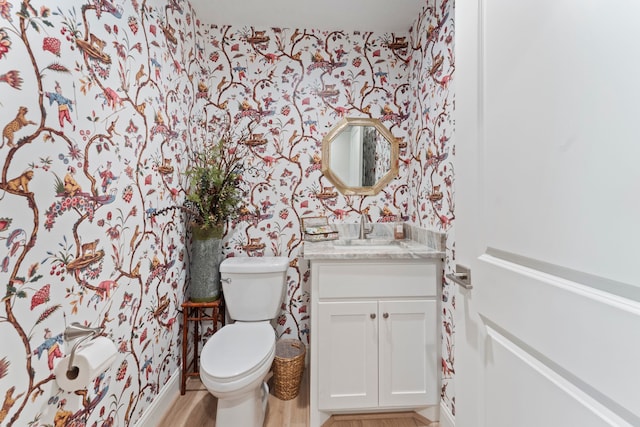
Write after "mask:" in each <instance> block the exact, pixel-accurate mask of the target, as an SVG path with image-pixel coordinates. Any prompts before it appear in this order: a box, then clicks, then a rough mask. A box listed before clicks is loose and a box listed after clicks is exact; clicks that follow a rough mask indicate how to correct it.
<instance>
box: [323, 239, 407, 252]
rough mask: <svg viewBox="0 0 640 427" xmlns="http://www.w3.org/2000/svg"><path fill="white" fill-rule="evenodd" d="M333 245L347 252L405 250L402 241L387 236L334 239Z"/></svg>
mask: <svg viewBox="0 0 640 427" xmlns="http://www.w3.org/2000/svg"><path fill="white" fill-rule="evenodd" d="M333 247H334V248H335V249H336V250H338V251H345V252H377V251H378V252H398V251H402V250H403V248H402V247H401V245H400V242H398V241H397V240H393V239H385V238H372V239H349V240H346V239H341V240H334V242H333Z"/></svg>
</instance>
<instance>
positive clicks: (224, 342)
mask: <svg viewBox="0 0 640 427" xmlns="http://www.w3.org/2000/svg"><path fill="white" fill-rule="evenodd" d="M275 342H276V336H275V331H274V330H273V327H272V326H271V323H269V322H251V323H242V322H236V323H234V324H232V325H227V326H225V327H223V328H222V329H220V330H219V331H218V332H217V333H215V334H214V335H213V336H212V337H211V338H210V339H209V341H207V343H206V344H205V345H204V347H203V348H202V353H200V366H201V367H202V370H203V371H205V372H206V373H207V374H208V375H209V376H212V377H215V378H220V379H229V378H233V377H237V376H238V375H243V374H245V373H247V372H249V371H251V370H253V369H255V368H256V367H259V366H260V365H261V364H262V362H263V361H264V359H266V358H267V357H269V355H270V354H271V352H272V351H273V348H274V346H275Z"/></svg>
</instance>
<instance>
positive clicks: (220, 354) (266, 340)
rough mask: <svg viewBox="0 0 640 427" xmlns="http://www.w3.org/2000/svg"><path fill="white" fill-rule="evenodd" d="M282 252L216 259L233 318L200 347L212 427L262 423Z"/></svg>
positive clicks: (281, 277)
mask: <svg viewBox="0 0 640 427" xmlns="http://www.w3.org/2000/svg"><path fill="white" fill-rule="evenodd" d="M288 265H289V262H288V258H285V257H261V258H247V257H245V258H227V259H226V260H224V261H223V262H222V263H221V264H220V273H221V276H222V288H223V293H224V295H225V304H226V306H227V309H228V312H229V314H230V316H231V318H232V319H233V320H235V323H232V324H228V325H226V326H224V327H222V328H221V329H220V330H219V331H218V332H216V333H215V334H214V335H213V336H212V337H211V338H209V340H208V341H207V342H206V343H205V345H204V346H203V348H202V352H201V353H200V378H201V380H202V384H203V385H204V386H205V387H206V388H207V390H209V392H210V393H211V394H212V395H213V396H215V397H216V398H217V400H218V403H217V405H218V406H217V413H216V427H240V426H241V427H262V425H263V423H264V416H265V412H266V407H267V402H268V397H269V388H268V387H267V384H266V383H265V382H264V379H265V377H266V376H267V374H268V373H269V369H270V368H271V364H272V362H273V359H274V357H275V349H276V334H275V330H274V329H273V326H272V325H271V320H272V319H274V318H275V317H276V315H277V313H278V310H279V309H280V304H281V301H282V298H283V296H284V289H285V286H286V280H285V279H286V271H287V268H288Z"/></svg>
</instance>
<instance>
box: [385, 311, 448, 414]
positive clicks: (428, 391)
mask: <svg viewBox="0 0 640 427" xmlns="http://www.w3.org/2000/svg"><path fill="white" fill-rule="evenodd" d="M436 307H437V305H436V301H434V300H412V301H409V300H406V301H380V303H379V317H380V323H379V328H380V333H379V335H380V342H379V346H380V374H379V375H380V407H388V406H422V405H434V404H437V403H438V370H437V366H436V365H437V362H438V358H437V357H436V356H435V355H436V354H440V351H439V343H440V340H439V339H437V338H438V336H439V334H438V333H437V325H436Z"/></svg>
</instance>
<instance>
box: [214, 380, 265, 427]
mask: <svg viewBox="0 0 640 427" xmlns="http://www.w3.org/2000/svg"><path fill="white" fill-rule="evenodd" d="M268 401H269V386H267V383H265V382H262V384H261V385H260V386H258V387H256V388H255V389H254V390H252V391H251V392H249V393H246V394H244V395H242V396H237V397H231V398H226V399H218V408H217V411H216V427H238V426H243V427H244V426H246V427H262V426H263V424H264V416H265V413H266V411H267V403H268Z"/></svg>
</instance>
